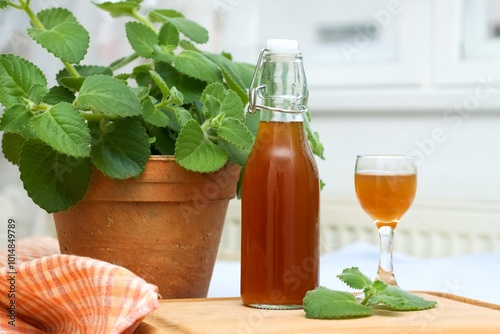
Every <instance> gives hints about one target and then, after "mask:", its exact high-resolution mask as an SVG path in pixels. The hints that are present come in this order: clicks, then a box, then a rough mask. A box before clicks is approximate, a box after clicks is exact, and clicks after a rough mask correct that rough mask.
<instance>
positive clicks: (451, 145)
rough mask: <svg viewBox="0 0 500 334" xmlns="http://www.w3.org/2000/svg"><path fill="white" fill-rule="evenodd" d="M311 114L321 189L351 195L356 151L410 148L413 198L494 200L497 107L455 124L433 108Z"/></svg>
mask: <svg viewBox="0 0 500 334" xmlns="http://www.w3.org/2000/svg"><path fill="white" fill-rule="evenodd" d="M311 98H313V96H311ZM313 113H314V111H313ZM443 113H444V112H443ZM313 117H314V118H313V122H314V127H315V129H317V130H318V131H319V132H320V134H321V138H322V140H323V142H324V143H325V149H326V153H325V156H326V160H325V161H318V165H319V169H320V173H321V176H322V178H323V179H324V181H325V182H326V184H327V186H326V188H325V189H324V192H323V193H324V194H325V195H329V194H334V195H345V196H350V197H353V196H354V189H353V188H354V187H353V171H354V163H355V158H356V155H357V154H376V153H401V154H407V153H413V154H415V155H416V157H417V159H418V160H419V166H418V190H417V198H416V200H417V201H418V199H419V198H425V199H429V198H435V199H447V200H448V199H465V200H472V201H493V202H497V203H498V205H499V206H500V173H499V170H500V114H499V113H491V112H476V113H475V114H473V115H471V116H470V117H469V118H468V119H464V120H463V122H462V124H461V125H460V126H458V127H457V128H453V124H455V123H453V124H451V123H447V122H446V121H444V120H443V118H442V113H439V112H433V113H426V112H425V111H421V112H416V113H410V112H407V113H400V114H398V113H383V112H373V111H370V112H366V113H356V112H350V113H328V112H321V113H317V114H315V115H314V116H313ZM433 133H434V138H433ZM436 134H439V135H436Z"/></svg>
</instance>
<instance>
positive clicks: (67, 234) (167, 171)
mask: <svg viewBox="0 0 500 334" xmlns="http://www.w3.org/2000/svg"><path fill="white" fill-rule="evenodd" d="M239 170H240V168H239V166H236V165H232V164H227V165H226V166H225V167H224V168H223V169H221V170H220V171H218V172H215V173H207V174H201V173H193V172H189V171H187V170H185V169H183V168H182V167H180V166H179V165H178V164H177V163H176V162H175V161H174V159H173V157H169V156H152V157H151V158H150V160H149V161H148V163H147V165H146V171H145V172H144V174H143V175H141V176H140V177H139V178H136V179H128V180H112V179H109V178H107V177H105V176H104V175H103V174H102V173H100V172H98V171H97V170H96V171H94V174H93V179H92V183H91V185H90V189H89V191H88V193H87V195H86V197H85V198H84V200H82V201H81V202H80V203H78V204H77V205H76V206H74V207H72V208H70V209H69V210H67V211H64V212H59V213H56V214H54V220H55V224H56V230H57V234H58V238H59V245H60V247H61V252H62V253H65V254H75V255H81V256H87V257H92V258H95V259H100V260H104V261H107V262H111V263H114V264H117V265H120V266H123V267H126V268H128V269H129V270H131V271H132V272H134V273H136V274H137V275H139V276H141V277H142V278H144V279H145V280H146V281H148V282H150V283H153V284H155V285H157V286H158V287H159V293H160V295H161V296H162V298H195V297H206V295H207V292H208V287H209V284H210V279H211V277H212V270H213V266H214V264H215V259H216V256H217V251H218V247H219V242H220V237H221V234H222V228H223V224H224V219H225V215H226V210H227V206H228V202H229V200H230V199H231V198H233V197H235V195H236V183H237V180H238V177H239Z"/></svg>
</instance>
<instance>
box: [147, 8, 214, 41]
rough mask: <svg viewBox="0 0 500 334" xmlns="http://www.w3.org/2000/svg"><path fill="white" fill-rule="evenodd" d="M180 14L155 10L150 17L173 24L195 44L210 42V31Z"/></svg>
mask: <svg viewBox="0 0 500 334" xmlns="http://www.w3.org/2000/svg"><path fill="white" fill-rule="evenodd" d="M179 14H180V13H179V12H176V11H173V10H162V9H158V10H154V11H151V12H150V16H151V17H152V19H153V20H155V21H162V22H169V23H171V24H173V25H174V26H175V27H176V28H177V29H178V30H179V31H180V32H181V33H183V34H184V36H186V37H187V38H189V39H190V40H192V41H193V42H195V43H200V44H203V43H206V42H208V30H207V29H205V28H203V27H202V26H200V25H199V24H198V23H196V22H194V21H191V20H188V19H186V18H184V17H183V16H182V14H180V15H179Z"/></svg>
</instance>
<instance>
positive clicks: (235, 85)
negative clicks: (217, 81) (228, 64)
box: [222, 68, 248, 104]
mask: <svg viewBox="0 0 500 334" xmlns="http://www.w3.org/2000/svg"><path fill="white" fill-rule="evenodd" d="M222 76H223V77H224V80H225V81H226V83H227V86H228V87H229V88H230V89H231V90H233V91H234V92H236V94H238V96H239V98H240V100H241V101H242V103H243V104H247V103H248V93H247V91H246V90H245V89H243V88H241V87H240V86H239V85H238V83H237V82H236V81H235V80H234V78H233V77H232V76H231V75H230V74H229V72H228V71H227V70H225V69H224V68H223V69H222Z"/></svg>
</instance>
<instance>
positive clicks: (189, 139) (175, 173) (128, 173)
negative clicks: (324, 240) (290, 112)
mask: <svg viewBox="0 0 500 334" xmlns="http://www.w3.org/2000/svg"><path fill="white" fill-rule="evenodd" d="M141 2H142V0H124V1H119V2H104V3H98V4H97V3H96V4H95V5H96V6H98V7H99V8H100V9H102V10H104V11H107V12H109V14H110V15H111V16H113V17H129V18H130V19H131V20H130V21H129V22H127V23H126V24H125V27H124V35H125V36H126V38H127V40H128V42H129V43H130V45H131V47H132V49H133V51H134V52H133V53H132V54H129V55H124V57H123V58H120V59H118V60H117V61H115V62H113V63H112V64H110V65H109V66H94V65H82V64H81V62H82V61H83V59H84V57H85V54H86V53H87V50H88V48H89V39H90V38H89V34H88V32H87V31H86V29H85V28H84V27H83V26H82V25H81V24H80V23H79V22H78V21H77V18H76V17H75V15H74V14H73V13H72V12H70V11H69V10H67V9H64V8H47V9H44V10H42V11H40V12H37V13H34V12H33V10H32V7H31V5H30V1H29V0H0V10H2V9H5V8H7V7H11V8H15V9H18V10H21V11H24V12H25V13H26V15H28V17H29V18H30V20H31V25H32V26H31V27H30V28H29V29H28V32H27V33H28V35H29V36H30V37H31V38H32V39H33V40H34V41H35V42H37V43H38V44H40V45H41V46H42V47H43V48H45V49H46V50H47V51H48V52H50V53H52V54H53V55H54V56H55V57H56V58H58V59H59V60H60V61H61V68H62V69H61V71H60V72H59V73H58V74H57V76H56V80H57V85H55V86H53V87H48V85H47V78H46V76H45V75H44V73H42V71H41V70H40V69H39V68H38V67H37V66H35V65H34V64H33V63H31V62H30V61H29V60H27V59H24V58H22V57H20V56H18V55H13V54H1V55H0V103H1V104H2V105H3V107H4V111H3V115H2V117H1V119H0V130H2V131H3V132H4V135H3V140H2V151H3V154H4V156H5V157H6V158H7V160H9V161H10V162H12V163H13V164H15V165H17V166H19V170H20V173H21V179H22V182H23V184H24V187H25V189H26V191H27V193H28V195H29V196H30V197H31V198H32V199H33V201H34V202H35V203H36V204H37V205H39V206H40V207H41V208H43V209H44V210H46V211H47V212H49V213H55V214H54V218H55V222H56V228H57V232H58V239H59V243H60V247H61V252H63V253H70V254H77V255H84V256H91V257H95V258H99V259H102V260H105V261H109V262H113V263H116V264H119V265H123V266H125V267H127V268H129V269H130V270H132V271H133V272H135V273H137V274H139V275H140V276H142V277H143V278H145V279H146V280H148V281H150V282H152V283H154V284H157V285H158V286H159V290H160V294H161V295H162V296H163V297H203V296H205V295H206V293H207V291H208V285H209V282H210V277H211V274H212V268H213V265H214V261H215V257H216V253H217V249H218V243H219V240H220V235H221V231H222V226H223V221H224V216H225V212H226V209H227V205H228V201H229V199H231V198H232V197H234V196H235V193H236V182H237V181H238V179H239V171H240V166H244V164H245V162H246V159H247V156H248V153H249V151H250V149H251V147H252V144H253V140H254V134H255V131H256V126H257V122H258V118H257V117H258V116H257V117H248V116H246V115H245V113H244V106H245V104H246V103H247V102H248V97H247V93H246V90H247V88H248V86H249V84H250V81H251V76H252V74H253V66H251V65H248V64H243V63H239V62H236V61H233V60H232V59H231V56H230V55H229V54H227V53H221V54H215V53H210V52H205V51H201V50H200V49H199V48H198V47H197V46H196V45H197V44H203V43H206V42H207V41H208V32H207V30H206V29H204V28H203V27H201V26H200V25H199V24H197V23H195V22H194V21H191V20H189V19H187V18H185V17H184V16H183V15H182V14H181V13H180V12H178V11H175V10H171V9H154V10H150V11H147V12H145V11H144V10H143V9H141ZM42 57H43V56H42ZM134 61H135V62H138V64H136V65H134V67H133V69H132V70H130V71H123V68H124V67H126V66H127V65H130V64H131V63H132V62H134ZM120 71H121V72H120ZM307 130H308V134H309V139H310V141H311V143H312V145H311V147H312V148H313V150H315V153H318V154H320V155H321V154H322V152H321V150H322V147H321V145H320V144H319V143H317V135H316V134H315V133H313V132H312V131H310V129H309V126H307ZM193 258H194V260H193Z"/></svg>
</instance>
